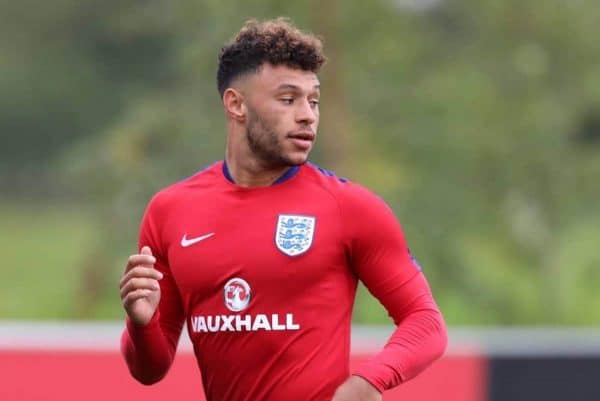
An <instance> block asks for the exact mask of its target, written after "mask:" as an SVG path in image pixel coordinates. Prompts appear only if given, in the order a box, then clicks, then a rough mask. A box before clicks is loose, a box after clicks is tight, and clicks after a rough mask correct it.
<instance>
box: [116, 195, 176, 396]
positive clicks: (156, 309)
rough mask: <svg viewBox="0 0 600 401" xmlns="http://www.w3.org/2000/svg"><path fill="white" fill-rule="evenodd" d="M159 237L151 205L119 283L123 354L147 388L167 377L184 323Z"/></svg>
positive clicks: (136, 377) (133, 372)
mask: <svg viewBox="0 0 600 401" xmlns="http://www.w3.org/2000/svg"><path fill="white" fill-rule="evenodd" d="M157 232H158V230H157V227H156V225H155V222H154V218H153V212H152V203H151V205H150V206H149V207H148V210H147V211H146V214H145V215H144V219H143V221H142V227H141V230H140V239H139V247H140V248H141V251H140V254H137V255H132V256H131V257H130V258H129V261H128V264H127V267H126V269H125V273H124V274H123V277H122V279H121V283H120V287H121V300H122V302H123V306H124V308H125V311H126V312H127V320H126V328H125V330H124V332H123V335H122V336H121V353H122V354H123V356H124V358H125V361H126V362H127V366H128V368H129V371H130V372H131V375H132V376H133V377H134V378H135V379H137V380H138V381H139V382H141V383H143V384H153V383H155V382H157V381H159V380H160V379H162V378H163V377H164V376H165V375H166V373H167V372H168V370H169V368H170V367H171V364H172V362H173V358H174V356H175V351H176V348H177V343H178V341H179V336H180V335H181V330H182V327H183V322H184V313H183V309H182V307H181V300H180V296H179V292H178V289H177V286H176V283H175V281H174V279H173V276H172V275H171V271H170V269H169V266H168V264H167V262H166V259H165V257H164V251H163V250H162V249H161V247H160V241H159V237H158V235H157ZM159 280H160V281H159Z"/></svg>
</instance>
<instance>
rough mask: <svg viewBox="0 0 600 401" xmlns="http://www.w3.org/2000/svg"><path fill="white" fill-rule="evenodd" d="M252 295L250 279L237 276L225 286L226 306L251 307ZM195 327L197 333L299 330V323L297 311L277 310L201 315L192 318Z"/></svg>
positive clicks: (192, 324)
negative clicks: (296, 320) (295, 315)
mask: <svg viewBox="0 0 600 401" xmlns="http://www.w3.org/2000/svg"><path fill="white" fill-rule="evenodd" d="M251 298H252V290H251V288H250V285H249V284H248V282H247V281H246V280H244V279H242V278H239V277H235V278H232V279H231V280H229V281H228V282H227V283H226V284H225V285H224V286H223V301H224V303H225V306H226V307H227V309H229V310H230V311H232V312H240V311H243V310H244V309H246V308H247V307H248V305H249V304H250V300H251ZM190 324H191V326H192V331H193V332H195V333H201V332H204V333H216V332H220V331H223V332H224V331H260V330H264V331H285V330H299V329H300V325H299V324H297V323H296V322H294V314H293V313H286V314H285V316H282V315H280V314H278V313H272V314H264V313H257V314H256V315H250V314H246V315H241V314H235V315H206V316H205V315H198V316H192V317H191V319H190Z"/></svg>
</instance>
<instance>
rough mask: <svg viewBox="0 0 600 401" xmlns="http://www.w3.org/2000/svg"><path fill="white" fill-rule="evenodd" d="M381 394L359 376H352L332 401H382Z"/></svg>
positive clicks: (340, 387)
mask: <svg viewBox="0 0 600 401" xmlns="http://www.w3.org/2000/svg"><path fill="white" fill-rule="evenodd" d="M381 400H382V397H381V393H380V392H379V390H377V389H376V388H375V387H373V385H372V384H371V383H369V382H368V381H366V380H365V379H363V378H362V377H359V376H350V377H349V378H348V380H346V381H345V382H344V383H342V384H341V385H340V386H339V387H338V388H337V390H336V391H335V394H334V395H333V398H332V399H331V401H381Z"/></svg>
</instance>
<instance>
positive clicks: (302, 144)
mask: <svg viewBox="0 0 600 401" xmlns="http://www.w3.org/2000/svg"><path fill="white" fill-rule="evenodd" d="M315 137H316V135H315V133H314V132H312V131H299V132H294V133H293V134H289V135H288V138H289V139H291V141H292V142H293V143H294V145H296V147H297V148H299V149H301V150H302V151H309V150H310V148H311V147H312V144H313V142H314V140H315Z"/></svg>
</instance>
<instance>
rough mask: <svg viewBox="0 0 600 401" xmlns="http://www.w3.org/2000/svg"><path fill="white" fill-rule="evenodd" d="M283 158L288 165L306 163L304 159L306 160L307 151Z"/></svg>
mask: <svg viewBox="0 0 600 401" xmlns="http://www.w3.org/2000/svg"><path fill="white" fill-rule="evenodd" d="M284 160H285V161H286V162H287V163H288V164H289V165H290V166H300V165H301V164H304V163H306V161H307V160H308V153H302V154H294V155H288V156H287V157H285V158H284Z"/></svg>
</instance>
